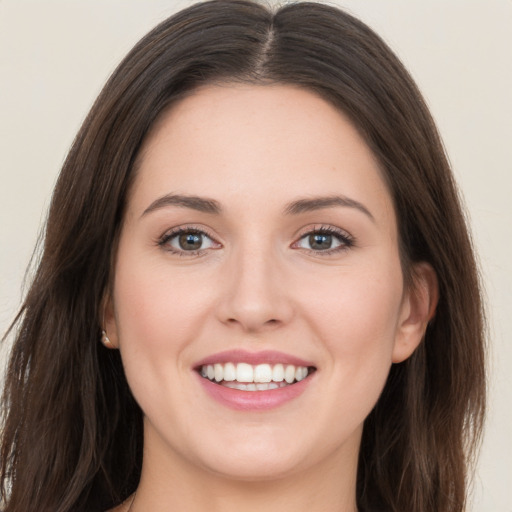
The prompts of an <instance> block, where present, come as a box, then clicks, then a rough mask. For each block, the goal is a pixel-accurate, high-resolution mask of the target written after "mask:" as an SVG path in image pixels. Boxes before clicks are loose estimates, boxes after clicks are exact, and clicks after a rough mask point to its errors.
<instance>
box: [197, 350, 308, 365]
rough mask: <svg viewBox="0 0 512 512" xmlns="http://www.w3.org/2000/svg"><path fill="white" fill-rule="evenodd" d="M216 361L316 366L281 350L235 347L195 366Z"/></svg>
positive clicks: (213, 355) (202, 360) (209, 357)
mask: <svg viewBox="0 0 512 512" xmlns="http://www.w3.org/2000/svg"><path fill="white" fill-rule="evenodd" d="M215 363H219V364H222V363H247V364H252V365H258V364H264V363H268V364H278V363H281V364H292V365H294V366H306V367H308V366H314V364H313V363H312V362H311V361H306V360H305V359H302V358H300V357H297V356H293V355H290V354H286V353H284V352H279V351H276V350H262V351H259V352H249V351H247V350H242V349H235V350H225V351H223V352H217V353H216V354H212V355H210V356H208V357H205V358H204V359H201V361H199V362H198V363H197V364H196V365H195V368H200V367H201V366H205V365H209V364H215Z"/></svg>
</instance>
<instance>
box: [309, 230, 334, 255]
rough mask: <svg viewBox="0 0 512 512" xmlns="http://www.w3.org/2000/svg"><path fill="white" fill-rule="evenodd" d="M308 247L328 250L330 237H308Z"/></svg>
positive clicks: (330, 241) (318, 235)
mask: <svg viewBox="0 0 512 512" xmlns="http://www.w3.org/2000/svg"><path fill="white" fill-rule="evenodd" d="M309 245H310V247H311V248H312V249H317V250H324V251H325V249H330V248H331V245H332V235H322V234H318V233H317V234H316V235H309Z"/></svg>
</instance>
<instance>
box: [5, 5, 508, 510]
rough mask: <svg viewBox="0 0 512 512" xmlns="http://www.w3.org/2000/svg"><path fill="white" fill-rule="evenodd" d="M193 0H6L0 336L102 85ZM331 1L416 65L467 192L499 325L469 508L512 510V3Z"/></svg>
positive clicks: (494, 324) (494, 326)
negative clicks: (72, 146)
mask: <svg viewBox="0 0 512 512" xmlns="http://www.w3.org/2000/svg"><path fill="white" fill-rule="evenodd" d="M192 3H193V2H192V0H174V1H173V0H123V1H121V0H60V1H58V0H45V1H40V0H31V1H29V0H0V173H1V175H0V219H1V222H0V245H1V251H0V333H3V332H5V330H6V328H7V326H8V324H9V321H10V320H11V319H12V317H13V315H14V313H15V311H16V309H17V307H18V306H19V304H20V298H21V293H22V281H23V275H24V271H25V268H26V266H27V264H28V262H29V259H30V255H31V252H32V249H33V246H34V243H35V241H36V237H37V233H38V230H39V229H40V226H41V224H42V222H43V221H44V218H45V212H46V208H47V206H48V203H49V199H50V195H51V190H52V187H53V184H54V182H55V179H56V175H57V173H58V170H59V168H60V166H61V164H62V162H63V159H64V157H65V154H66V152H67V149H68V148H69V146H70V144H71V141H72V139H73V137H74V135H75V133H76V131H77V130H78V128H79V126H80V124H81V121H82V120H83V118H84V116H85V114H86V113H87V111H88V109H89V107H90V106H91V104H92V102H93V100H94V98H95V97H96V95H97V93H98V92H99V90H100V88H101V86H102V84H103V83H104V81H105V80H106V78H107V77H108V75H109V74H110V73H111V71H112V70H113V69H114V67H115V65H116V64H117V63H118V62H119V60H120V59H121V58H122V57H123V56H124V54H125V53H126V52H127V51H128V50H129V49H130V48H131V46H132V45H133V44H134V43H135V42H136V41H137V40H138V39H139V38H140V37H141V36H142V35H144V34H145V33H146V32H147V31H148V30H149V29H150V28H152V27H153V26H154V25H155V24H156V23H157V22H159V21H160V20H162V19H163V18H164V17H166V16H167V15H169V14H171V13H172V12H174V11H176V10H178V9H180V8H183V7H186V6H188V5H190V4H192ZM268 3H274V2H272V0H269V1H268ZM330 3H331V4H334V5H340V6H342V7H345V8H347V9H348V10H349V11H350V12H352V13H353V14H355V15H356V16H358V17H360V18H361V19H362V20H363V21H365V22H366V23H368V24H369V25H370V26H372V27H373V28H374V29H375V30H376V31H377V32H378V33H379V34H380V35H382V36H383V37H384V38H385V39H386V41H387V42H388V43H389V44H390V45H391V47H392V48H393V49H394V50H395V51H396V52H397V53H398V55H399V56H400V57H401V58H402V60H403V61H404V63H405V64H406V66H407V67H408V68H409V70H410V71H411V72H412V74H413V76H414V78H415V79H416V80H417V82H418V84H419V86H420V88H421V90H422V91H423V93H424V95H425V97H426V99H427V101H428V103H429V105H430V107H431V110H432V113H433V115H434V117H435V119H436V120H437V123H438V126H439V128H440V131H441V134H442V136H443V139H444V142H445V145H446V148H447V152H448V154H449V157H450V159H451V162H452V164H453V167H454V172H455V175H456V177H457V179H458V181H459V183H460V186H461V189H462V191H463V194H464V196H465V201H466V205H467V209H468V212H469V216H470V219H471V223H472V226H473V233H474V239H475V244H476V246H477V248H478V252H479V257H480V261H481V267H482V277H483V281H484V283H485V286H486V290H487V297H488V303H489V325H490V335H491V354H490V367H491V374H490V382H489V386H490V403H489V415H488V423H487V429H486V437H485V440H484V444H483V450H482V455H481V458H480V462H479V465H478V471H477V475H476V479H475V485H474V505H473V507H472V508H471V510H473V511H475V512H511V511H512V500H511V499H510V498H509V488H510V486H511V484H512V463H511V460H512V441H511V440H510V436H511V434H512V413H511V411H510V409H511V404H512V392H511V388H512V377H511V373H512V343H511V342H510V337H509V332H510V331H511V330H512V320H511V318H512V292H511V290H512V264H511V260H512V242H511V240H512V236H511V235H512V229H511V223H512V206H511V195H512V194H511V193H512V150H511V148H512V142H511V137H512V93H511V91H512V36H511V31H512V1H511V0H428V1H427V0H338V1H334V0H333V1H331V2H330ZM3 355H4V354H3ZM404 512H405V511H404Z"/></svg>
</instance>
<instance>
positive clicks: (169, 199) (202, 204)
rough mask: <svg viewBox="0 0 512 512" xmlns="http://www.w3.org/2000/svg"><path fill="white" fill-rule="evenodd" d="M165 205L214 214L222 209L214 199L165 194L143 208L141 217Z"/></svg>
mask: <svg viewBox="0 0 512 512" xmlns="http://www.w3.org/2000/svg"><path fill="white" fill-rule="evenodd" d="M166 206H179V207H181V208H190V209H192V210H197V211H199V212H203V213H214V214H219V213H221V211H222V208H221V206H220V203H219V202H218V201H215V199H207V198H204V197H198V196H189V195H182V194H166V195H165V196H162V197H159V198H158V199H156V200H155V201H153V202H152V203H151V204H150V205H149V206H148V207H147V208H146V209H145V210H144V212H143V213H142V215H141V217H144V215H147V214H148V213H150V212H153V211H155V210H159V209H160V208H165V207H166Z"/></svg>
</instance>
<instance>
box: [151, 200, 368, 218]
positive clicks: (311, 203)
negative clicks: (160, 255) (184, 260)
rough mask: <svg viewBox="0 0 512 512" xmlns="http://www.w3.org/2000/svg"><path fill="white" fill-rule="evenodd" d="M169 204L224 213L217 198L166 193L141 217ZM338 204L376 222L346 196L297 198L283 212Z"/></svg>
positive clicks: (293, 213)
mask: <svg viewBox="0 0 512 512" xmlns="http://www.w3.org/2000/svg"><path fill="white" fill-rule="evenodd" d="M167 206H178V207H181V208H190V209H192V210H197V211H199V212H203V213H210V214H215V215H219V214H220V213H222V207H221V205H220V203H219V202H218V201H216V200H215V199H209V198H205V197H199V196H190V195H183V194H166V195H165V196H162V197H159V198H158V199H155V201H153V202H152V203H151V204H150V205H149V206H148V207H147V208H146V209H145V210H144V212H143V213H142V215H141V217H143V216H144V215H147V214H148V213H150V212H153V211H155V210H159V209H161V208H165V207H167ZM337 206H341V207H346V208H355V209H356V210H359V211H361V212H362V213H364V214H365V215H366V216H367V217H368V218H369V219H371V220H372V221H373V222H375V217H374V216H373V215H372V214H371V212H370V210H368V208H366V206H364V205H363V204H362V203H360V202H359V201H356V200H355V199H351V198H349V197H346V196H321V197H312V198H304V199H297V200H295V201H292V202H291V203H288V204H287V205H286V206H285V208H284V210H283V213H284V214H285V215H300V214H301V213H308V212H312V211H315V210H322V209H324V208H334V207H337Z"/></svg>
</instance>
